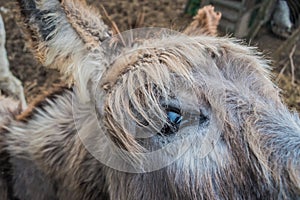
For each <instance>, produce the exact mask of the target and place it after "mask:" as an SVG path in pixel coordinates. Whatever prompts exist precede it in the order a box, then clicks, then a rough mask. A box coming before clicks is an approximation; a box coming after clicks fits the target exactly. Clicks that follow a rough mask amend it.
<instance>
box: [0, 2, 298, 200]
mask: <svg viewBox="0 0 300 200" xmlns="http://www.w3.org/2000/svg"><path fill="white" fill-rule="evenodd" d="M18 6H19V8H20V17H21V20H22V21H23V30H24V32H25V34H26V36H27V39H28V41H29V45H30V46H31V49H32V51H33V53H34V54H35V56H36V58H37V59H38V60H39V61H41V62H42V63H43V65H44V66H46V67H50V68H55V69H58V70H59V71H60V72H61V73H62V74H63V75H64V76H65V78H66V80H68V82H69V83H70V87H60V88H58V89H56V90H55V91H53V92H52V93H51V94H50V95H48V96H47V97H45V99H42V100H40V101H38V102H36V103H35V105H34V106H33V107H29V108H28V109H27V110H26V111H24V112H22V113H21V114H20V115H15V116H14V117H7V118H6V119H7V120H6V121H5V123H3V125H2V130H1V134H0V149H1V157H0V158H1V162H0V167H1V172H2V173H1V177H0V183H1V185H0V186H2V187H1V189H0V191H1V192H2V196H3V198H6V199H33V200H37V199H39V200H40V199H45V200H50V199H51V200H52V199H74V200H77V199H78V200H82V199H84V200H92V199H114V200H115V199H122V200H123V199H128V200H140V199H143V200H153V199H155V200H163V199H164V200H165V199H175V200H176V199H178V200H179V199H298V198H300V120H299V117H298V115H297V114H296V113H292V112H290V111H289V110H288V109H287V107H286V106H285V105H284V104H283V103H282V101H281V98H280V94H279V89H278V88H277V87H276V86H275V85H274V84H273V83H272V81H271V79H270V70H269V69H270V65H269V62H268V61H267V60H266V59H264V58H263V57H262V56H261V55H260V53H258V52H257V50H256V49H255V48H251V47H247V46H245V45H243V44H240V42H239V41H236V40H234V39H230V38H228V37H216V36H211V35H210V34H202V35H197V34H195V32H194V31H192V30H193V29H191V28H190V29H188V30H187V31H186V33H187V34H190V35H185V34H179V33H176V32H174V31H169V30H166V29H138V30H132V31H128V32H125V33H122V34H118V35H113V34H112V32H111V31H110V30H109V28H108V26H107V25H105V24H104V22H103V21H102V19H101V17H100V15H99V14H98V13H97V11H96V10H95V9H92V8H90V7H89V6H88V5H87V4H86V3H85V2H83V1H82V0H47V1H46V0H18ZM206 14H207V15H205V16H206V17H207V19H216V20H217V21H218V20H219V18H220V15H219V14H216V13H214V12H213V10H212V9H209V12H206ZM211 15H212V17H211ZM195 20H197V19H195ZM208 21H209V20H208ZM213 24H217V23H216V22H214V23H213ZM193 25H195V26H198V25H199V26H200V27H201V23H193ZM204 25H207V26H204V27H209V26H208V24H205V23H204ZM203 32H204V33H210V32H209V31H203ZM193 33H194V34H193ZM211 33H213V32H211Z"/></svg>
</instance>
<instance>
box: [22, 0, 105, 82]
mask: <svg viewBox="0 0 300 200" xmlns="http://www.w3.org/2000/svg"><path fill="white" fill-rule="evenodd" d="M17 2H18V6H19V8H20V14H21V17H20V18H21V21H22V22H23V23H22V25H23V31H24V32H25V35H26V37H27V40H29V45H30V48H31V49H32V50H33V53H34V54H35V56H36V57H37V59H38V60H39V61H40V62H41V63H42V64H43V65H44V66H46V67H49V68H55V69H58V70H59V71H60V72H61V73H62V74H64V75H65V76H66V77H68V78H71V80H72V79H73V78H74V76H78V73H80V71H81V69H78V67H83V66H80V64H79V63H78V62H80V60H78V59H85V58H86V56H87V55H88V54H89V53H90V52H93V51H95V50H100V51H101V46H100V44H101V43H102V42H103V41H104V40H105V39H107V38H109V37H110V36H111V33H110V31H109V29H108V27H107V26H106V25H105V24H104V22H103V21H102V19H101V16H100V14H99V13H98V12H97V11H96V10H94V9H92V8H90V7H89V6H87V5H86V2H85V1H84V0H17ZM98 52H99V51H98ZM99 55H101V54H99ZM74 73H77V74H74ZM69 80H70V79H69Z"/></svg>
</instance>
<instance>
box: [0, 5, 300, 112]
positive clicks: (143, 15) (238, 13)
mask: <svg viewBox="0 0 300 200" xmlns="http://www.w3.org/2000/svg"><path fill="white" fill-rule="evenodd" d="M87 2H88V4H90V5H92V6H94V7H96V8H97V9H99V11H100V13H101V14H102V16H103V19H104V20H105V21H106V22H107V24H109V25H111V23H115V24H116V25H117V27H118V29H119V30H120V31H121V32H122V31H125V30H127V29H131V28H137V27H149V26H152V27H153V26H155V27H166V28H170V29H173V30H177V31H181V30H183V29H184V28H185V27H186V26H187V25H188V24H189V23H190V22H191V21H192V19H193V16H194V15H195V14H196V13H197V10H198V8H199V7H202V6H204V5H208V4H212V5H213V6H214V7H215V10H216V11H220V12H221V13H222V19H221V21H220V25H219V29H218V30H219V35H220V36H222V35H230V36H233V37H237V38H240V39H242V40H243V41H244V43H246V44H249V45H251V46H257V47H258V48H259V50H260V51H261V52H263V54H264V55H265V57H266V58H268V59H270V60H272V66H273V71H272V74H273V76H272V79H273V80H274V82H275V83H276V84H277V85H278V86H279V87H280V88H281V89H282V96H283V97H284V100H285V102H286V103H287V104H288V106H289V107H290V108H292V109H297V111H298V112H299V111H300V84H299V83H300V69H299V68H300V40H299V37H300V28H299V27H300V26H299V24H300V22H299V21H300V19H299V18H300V17H299V16H300V1H299V0H248V1H246V0H155V1H153V0H128V1H124V0H111V1H102V0H87ZM106 12H107V14H106ZM0 14H1V15H2V17H3V20H4V23H5V27H6V34H7V36H6V37H7V38H6V40H7V41H6V48H7V53H8V60H9V62H10V69H11V71H12V73H13V74H14V75H15V76H16V77H17V78H19V79H20V80H21V82H22V83H23V86H24V90H25V96H26V99H27V101H28V102H29V103H30V102H31V101H32V100H33V99H34V98H35V97H36V96H37V95H39V94H41V93H44V92H45V91H47V90H48V89H50V88H51V87H53V85H55V84H61V83H62V84H64V81H63V80H61V79H60V76H59V74H58V72H57V71H54V70H48V69H45V68H43V67H42V66H41V65H40V64H39V63H38V62H37V61H36V60H35V59H34V57H33V55H32V54H31V53H30V51H29V49H28V48H27V47H26V45H25V43H24V38H23V36H22V33H21V31H20V29H19V27H18V26H17V23H16V7H15V3H14V2H13V1H7V0H0Z"/></svg>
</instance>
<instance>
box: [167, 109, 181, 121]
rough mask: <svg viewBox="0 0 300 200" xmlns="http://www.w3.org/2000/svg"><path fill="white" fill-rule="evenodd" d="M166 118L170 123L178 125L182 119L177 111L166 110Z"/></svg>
mask: <svg viewBox="0 0 300 200" xmlns="http://www.w3.org/2000/svg"><path fill="white" fill-rule="evenodd" d="M167 116H168V120H169V122H170V123H171V124H177V125H179V124H180V123H181V121H182V116H181V114H180V113H179V112H177V111H171V110H170V111H167Z"/></svg>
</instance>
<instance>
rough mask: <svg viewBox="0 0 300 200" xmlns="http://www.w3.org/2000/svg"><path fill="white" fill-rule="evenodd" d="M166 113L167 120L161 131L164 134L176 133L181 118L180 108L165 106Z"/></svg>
mask: <svg viewBox="0 0 300 200" xmlns="http://www.w3.org/2000/svg"><path fill="white" fill-rule="evenodd" d="M166 114H167V121H168V122H167V123H166V124H165V125H164V127H163V128H162V130H161V133H162V134H164V135H168V134H172V133H176V132H177V131H178V130H179V126H180V123H181V121H182V118H183V117H182V115H181V112H180V109H178V108H173V107H167V108H166Z"/></svg>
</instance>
